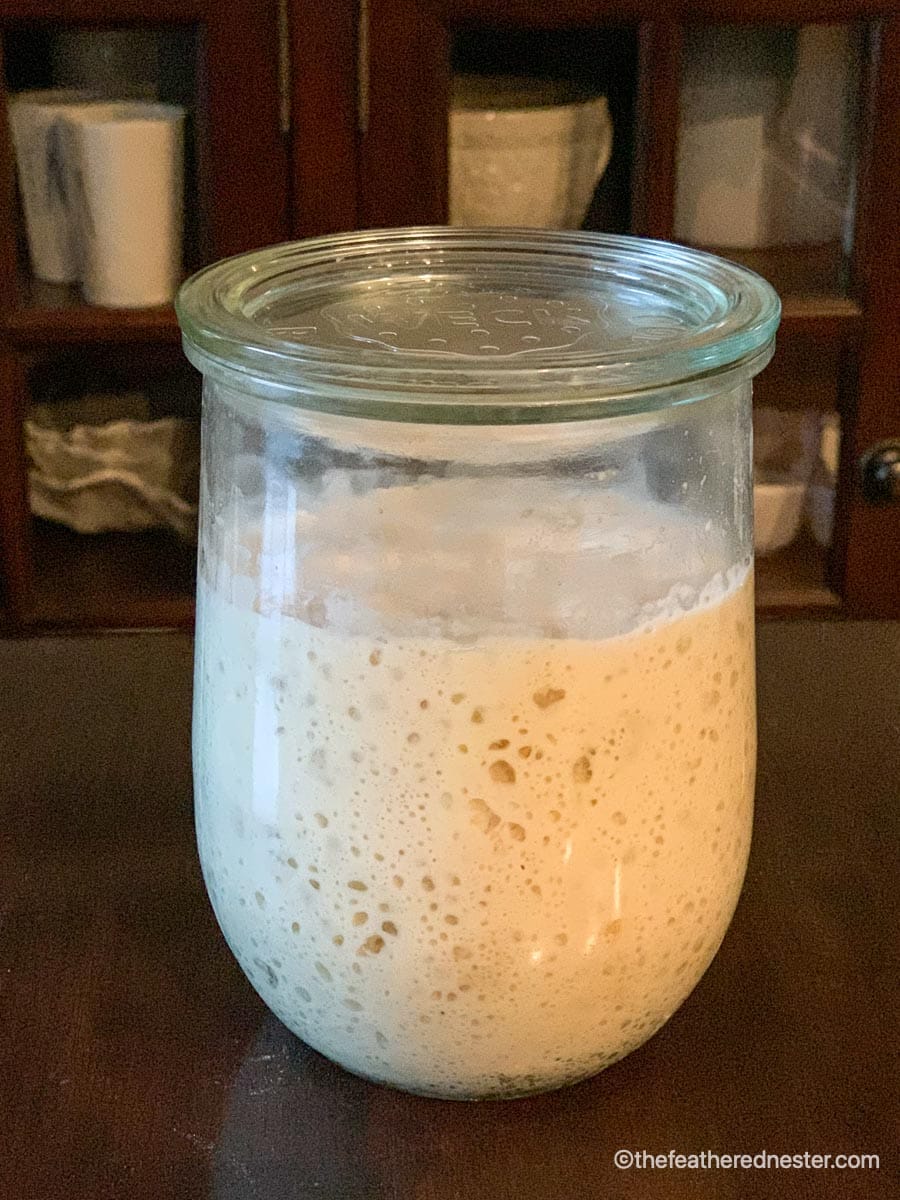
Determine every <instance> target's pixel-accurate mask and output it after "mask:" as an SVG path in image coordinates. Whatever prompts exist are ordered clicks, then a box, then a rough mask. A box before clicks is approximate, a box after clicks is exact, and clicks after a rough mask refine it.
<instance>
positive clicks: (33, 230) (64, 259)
mask: <svg viewBox="0 0 900 1200" xmlns="http://www.w3.org/2000/svg"><path fill="white" fill-rule="evenodd" d="M91 98H92V97H91V93H90V92H87V91H75V90H66V89H63V88H50V89H47V90H44V91H37V92H17V93H15V94H14V95H12V96H10V98H9V125H10V132H11V134H12V143H13V149H14V151H15V156H16V168H17V172H18V179H19V194H20V196H21V199H22V212H23V215H24V218H25V231H26V233H27V235H28V253H29V257H30V259H31V269H32V271H33V272H34V274H35V276H36V277H37V278H38V279H43V280H45V281H46V282H48V283H74V282H75V280H76V279H77V278H78V253H77V248H76V245H75V232H74V228H73V225H72V219H71V213H70V211H69V207H68V195H67V191H66V188H65V186H64V178H63V171H64V168H63V163H62V162H61V161H60V156H59V153H58V147H57V145H56V142H55V139H54V127H55V125H56V122H57V121H58V120H59V118H60V116H61V115H62V114H63V113H65V112H67V111H70V110H71V109H73V108H74V107H75V106H80V105H83V104H85V102H87V101H90V100H91Z"/></svg>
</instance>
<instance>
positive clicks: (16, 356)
mask: <svg viewBox="0 0 900 1200" xmlns="http://www.w3.org/2000/svg"><path fill="white" fill-rule="evenodd" d="M125 29H139V30H142V31H146V32H148V33H152V39H153V40H152V46H153V49H154V59H155V61H154V63H153V64H152V70H150V74H152V75H153V78H152V79H151V84H152V85H153V88H154V94H155V95H156V96H157V97H158V98H159V99H160V100H165V101H172V102H176V103H178V104H179V105H182V106H183V107H184V108H185V110H186V129H185V181H184V212H185V221H184V231H185V237H184V270H185V272H186V273H187V272H189V271H191V270H193V269H195V268H196V267H198V266H200V265H202V264H203V263H205V262H210V261H213V260H215V259H216V258H220V257H222V256H224V255H227V254H234V253H237V252H238V251H241V250H245V249H248V248H250V247H253V246H258V245H264V244H266V243H270V242H276V241H280V240H283V239H284V238H286V237H287V236H289V233H290V207H289V196H290V192H289V179H290V171H289V166H290V161H291V156H290V142H289V132H288V122H287V119H286V116H285V108H286V100H287V101H289V98H290V97H289V92H288V88H289V79H288V76H287V73H286V69H287V63H286V61H285V55H284V53H283V52H282V51H283V43H284V38H283V36H280V30H279V21H278V9H277V7H276V6H275V5H274V4H271V5H269V4H263V5H260V4H258V3H257V2H256V0H231V2H229V3H227V4H221V3H213V2H212V0H184V2H182V0H177V2H176V0H57V2H52V0H41V2H37V0H35V2H28V0H25V2H8V0H2V2H0V37H2V48H3V67H4V75H3V80H4V86H3V88H2V89H0V580H2V596H0V610H2V618H3V621H4V624H5V625H6V626H7V627H11V628H13V629H17V630H27V629H31V628H47V627H56V626H75V627H78V626H82V627H101V628H104V627H117V626H126V627H127V626H137V625H185V624H189V623H190V621H191V620H192V615H193V598H192V592H193V560H194V557H195V550H194V549H193V547H191V546H188V545H185V544H184V543H182V542H180V541H178V540H177V539H176V538H175V537H174V536H168V535H166V534H162V533H157V532H152V533H141V534H97V535H79V534H76V533H72V532H70V531H68V530H67V529H65V528H63V527H61V526H56V525H53V524H51V523H49V522H46V521H41V520H38V519H33V518H32V517H31V515H30V512H29V504H28V480H27V466H26V454H25V445H24V437H23V418H24V415H25V413H26V411H27V409H28V406H29V405H30V404H31V403H32V402H33V401H35V400H41V399H45V398H52V399H57V398H60V397H69V396H71V395H77V394H78V393H79V391H80V392H83V393H91V392H97V391H109V392H113V393H116V392H122V391H128V390H130V389H135V388H139V389H141V390H142V391H148V392H149V393H151V396H152V403H153V405H154V411H155V412H157V413H166V412H167V411H172V410H173V409H177V410H178V411H179V412H181V413H182V414H187V415H189V416H192V417H194V418H197V417H198V416H199V385H198V381H197V379H196V377H195V376H194V374H193V372H192V370H191V369H190V368H189V367H187V366H186V365H185V363H184V360H183V356H182V354H181V345H180V342H181V338H180V332H179V329H178V325H177V323H176V321H175V315H174V312H173V310H172V307H171V305H167V306H165V307H160V308H151V309H127V308H101V307H94V306H91V305H89V304H87V303H85V302H84V300H83V299H82V298H81V296H80V294H79V292H78V289H77V288H76V287H75V286H73V285H65V284H54V283H43V282H40V281H38V280H36V279H34V278H33V276H32V273H31V269H30V266H29V260H28V254H27V249H26V246H25V240H24V233H23V221H22V213H21V207H20V201H19V198H18V195H17V188H16V176H15V165H14V158H13V153H12V147H11V144H10V137H9V124H8V113H7V97H8V95H9V94H12V93H15V92H18V91H21V90H26V89H36V88H44V87H48V86H51V85H54V86H55V85H56V84H57V83H58V79H57V78H56V76H55V75H54V63H55V47H56V43H55V41H54V39H55V38H58V36H59V34H60V33H61V32H66V31H79V32H83V33H85V34H88V35H90V34H97V35H100V36H102V35H103V34H105V33H109V32H110V31H115V30H125ZM67 82H68V81H67ZM88 82H89V81H88Z"/></svg>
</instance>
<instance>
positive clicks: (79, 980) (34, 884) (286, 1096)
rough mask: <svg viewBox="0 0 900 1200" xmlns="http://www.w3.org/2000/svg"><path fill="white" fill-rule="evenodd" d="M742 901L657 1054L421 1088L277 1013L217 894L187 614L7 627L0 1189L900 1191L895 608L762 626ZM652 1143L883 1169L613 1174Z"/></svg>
mask: <svg viewBox="0 0 900 1200" xmlns="http://www.w3.org/2000/svg"><path fill="white" fill-rule="evenodd" d="M759 642H760V735H761V736H760V780H759V791H758V797H759V799H758V815H757V823H756V835H755V841H754V847H753V854H752V858H751V863H750V870H749V874H748V877H747V884H746V888H745V891H744V895H743V899H742V901H741V904H740V907H739V909H738V913H737V916H736V917H735V920H734V924H733V926H732V928H731V931H730V933H729V934H728V936H727V938H726V940H725V944H724V946H723V947H722V950H721V951H720V953H719V955H718V957H717V958H716V960H715V962H714V963H713V965H712V967H711V968H710V970H709V972H708V973H707V975H706V976H705V978H704V979H703V981H702V982H701V983H700V985H699V986H698V988H697V989H696V991H695V992H694V994H693V995H692V996H691V997H690V999H689V1000H688V1001H687V1003H686V1004H685V1005H684V1007H683V1008H682V1009H681V1010H680V1012H678V1013H677V1014H676V1016H675V1017H674V1018H673V1019H672V1020H671V1021H670V1023H669V1024H668V1025H667V1026H666V1027H665V1028H664V1029H663V1030H662V1032H661V1033H659V1034H658V1035H657V1036H656V1037H655V1038H653V1039H652V1040H651V1041H650V1042H649V1043H648V1044H647V1045H646V1046H644V1047H643V1048H642V1049H640V1050H639V1051H637V1052H636V1053H635V1054H633V1055H632V1056H631V1057H629V1058H628V1059H626V1060H625V1061H624V1062H622V1063H620V1064H618V1065H617V1066H615V1067H613V1068H611V1069H610V1070H608V1071H607V1072H605V1073H604V1074H602V1075H600V1076H599V1077H597V1078H596V1079H594V1080H592V1081H590V1082H588V1083H585V1084H582V1085H580V1086H578V1087H574V1088H571V1089H570V1090H568V1091H564V1092H560V1093H557V1094H555V1095H550V1096H544V1097H538V1098H535V1099H531V1100H516V1101H509V1102H503V1103H499V1102H495V1103H485V1104H480V1105H472V1104H461V1103H444V1102H439V1101H431V1100H421V1099H415V1098H413V1097H409V1096H404V1095H401V1094H399V1093H396V1092H392V1091H390V1090H388V1089H385V1088H380V1087H376V1086H373V1085H370V1084H367V1083H364V1082H362V1081H360V1080H358V1079H355V1078H353V1077H351V1076H350V1075H348V1074H346V1073H344V1072H343V1071H341V1070H339V1069H338V1068H336V1067H334V1066H332V1065H331V1064H330V1063H328V1062H326V1061H325V1060H324V1059H322V1058H320V1057H319V1056H318V1055H317V1054H315V1053H314V1052H313V1051H311V1050H308V1049H307V1048H305V1047H304V1046H303V1045H302V1044H301V1043H299V1042H298V1041H296V1040H295V1039H294V1038H293V1037H292V1036H291V1035H290V1034H289V1033H287V1032H286V1031H285V1030H284V1028H283V1027H282V1026H281V1025H280V1024H279V1023H278V1022H277V1021H276V1020H275V1018H274V1017H272V1016H270V1015H269V1014H268V1012H267V1011H266V1009H265V1008H264V1007H263V1005H262V1003H261V1002H260V1001H259V1000H258V999H257V997H256V995H255V994H254V993H253V992H252V990H251V988H250V986H249V984H248V983H246V981H245V980H244V977H243V976H242V974H241V972H240V971H239V969H238V967H237V966H236V964H235V963H234V961H233V960H232V958H231V956H230V954H229V952H228V951H227V949H226V947H225V944H224V942H223V940H222V938H221V936H220V934H219V932H218V929H217V927H216V925H215V922H214V920H213V917H212V914H211V911H210V908H209V906H208V904H207V901H206V898H205V895H204V890H203V885H202V882H201V878H200V873H199V869H198V866H197V862H196V858H195V851H194V840H193V829H192V821H191V785H190V765H189V723H190V690H191V681H190V659H191V644H190V641H189V639H188V638H187V637H185V636H182V635H173V634H149V635H141V636H132V635H127V636H107V637H101V638H93V639H66V638H53V639H50V638H47V639H39V640H32V641H27V642H7V643H0V699H2V706H3V712H2V729H0V739H2V744H3V750H2V759H0V762H2V799H0V807H2V818H0V1197H2V1200H55V1198H57V1197H60V1198H62V1197H65V1200H105V1198H107V1197H115V1198H117V1200H118V1198H120V1197H121V1198H127V1200H151V1198H152V1200H164V1198H168V1197H179V1198H180V1197H185V1198H190V1200H194V1198H197V1200H199V1198H201V1197H216V1198H218V1200H232V1198H234V1200H238V1198H240V1200H251V1198H255V1197H263V1198H266V1200H275V1198H278V1197H291V1198H294V1197H296V1198H306V1197H310V1198H312V1197H315V1198H317V1200H363V1198H366V1200H368V1198H370V1197H371V1198H381V1197H385V1198H389V1200H475V1198H478V1200H534V1198H538V1197H540V1198H541V1200H583V1198H585V1197H619V1196H621V1197H641V1198H642V1200H653V1198H656V1197H665V1198H666V1200H679V1198H681V1197H685V1198H690V1200H706V1198H707V1197H729V1198H732V1197H765V1198H767V1200H769V1198H771V1197H782V1196H784V1197H806V1196H809V1197H816V1198H819V1197H825V1198H830V1197H836V1198H837V1197H840V1198H841V1200H844V1198H850V1197H866V1198H867V1200H878V1198H881V1197H888V1196H890V1197H894V1196H897V1195H900V1190H898V1174H897V1145H898V1070H897V1068H898V1061H897V1044H898V1011H900V1003H898V1001H900V996H898V975H900V971H898V943H897V929H898V902H897V892H898V874H900V873H898V844H900V838H898V833H900V830H898V825H900V816H898V814H900V804H898V800H900V685H898V679H900V626H898V625H890V624H881V625H877V624H846V623H838V622H832V623H826V622H792V623H780V622H773V623H769V624H764V625H763V626H762V628H761V630H760V638H759ZM617 1148H627V1149H632V1150H647V1151H652V1152H654V1153H667V1152H668V1151H669V1150H670V1149H672V1150H675V1151H679V1152H682V1153H685V1154H687V1153H699V1152H700V1151H702V1150H711V1151H716V1152H718V1153H749V1154H756V1153H758V1152H759V1151H761V1150H767V1151H770V1152H773V1153H774V1152H777V1153H803V1152H804V1151H808V1152H810V1153H811V1154H812V1153H831V1154H841V1153H843V1154H862V1153H867V1154H878V1155H880V1158H881V1167H880V1170H856V1171H851V1170H812V1169H780V1170H767V1171H763V1170H758V1169H741V1168H738V1169H718V1170H716V1169H707V1170H698V1171H690V1170H677V1169H649V1168H644V1169H631V1170H618V1169H617V1168H616V1167H615V1166H614V1164H613V1153H614V1151H615V1150H616V1149H617Z"/></svg>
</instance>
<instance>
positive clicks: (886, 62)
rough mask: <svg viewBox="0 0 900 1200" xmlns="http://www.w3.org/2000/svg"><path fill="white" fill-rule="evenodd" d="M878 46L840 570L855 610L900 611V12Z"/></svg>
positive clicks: (861, 216)
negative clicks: (860, 328) (861, 316)
mask: <svg viewBox="0 0 900 1200" xmlns="http://www.w3.org/2000/svg"><path fill="white" fill-rule="evenodd" d="M870 49H871V53H870V57H869V60H868V64H867V65H868V71H867V76H866V79H865V81H864V92H863V101H864V103H863V111H862V133H863V145H862V154H861V161H860V186H859V203H858V215H857V222H858V227H857V233H856V242H855V248H854V267H855V272H856V278H857V286H858V288H859V293H860V298H861V302H862V304H863V305H864V309H865V323H864V327H863V334H862V343H861V346H860V348H859V355H858V358H857V360H856V363H855V364H854V365H855V370H854V372H853V374H852V375H851V378H850V380H849V381H848V387H847V403H848V410H849V411H848V424H849V436H848V437H847V439H846V448H845V452H844V453H843V455H842V462H841V481H840V488H839V491H840V493H841V494H842V496H843V497H844V498H845V502H844V503H843V504H842V505H839V506H838V511H837V521H836V528H835V545H834V555H835V557H834V562H833V569H834V571H835V576H836V582H837V586H838V587H840V588H841V591H842V593H843V595H844V596H845V598H846V601H847V604H848V606H849V608H850V609H851V611H853V612H857V613H859V614H865V615H871V616H892V617H898V616H900V227H898V220H897V214H898V210H900V16H894V17H892V18H891V19H890V20H886V21H883V22H881V23H880V24H879V25H878V26H876V27H875V28H873V30H872V32H871V47H870ZM879 459H880V460H881V461H880V462H879ZM892 464H893V465H892ZM873 468H874V471H873ZM873 474H874V475H875V476H876V478H874V479H873V478H872V475H873ZM867 476H869V478H867Z"/></svg>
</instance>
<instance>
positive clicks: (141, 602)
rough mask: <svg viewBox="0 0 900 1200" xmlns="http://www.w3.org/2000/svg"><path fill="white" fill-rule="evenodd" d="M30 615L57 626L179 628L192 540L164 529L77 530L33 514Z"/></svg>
mask: <svg viewBox="0 0 900 1200" xmlns="http://www.w3.org/2000/svg"><path fill="white" fill-rule="evenodd" d="M32 546H33V551H34V599H33V603H32V607H31V613H30V620H31V622H33V623H34V624H36V625H44V626H48V625H49V626H54V627H56V628H74V629H77V628H83V629H91V628H92V629H97V628H104V629H130V628H131V629H133V628H147V627H154V628H156V627H158V628H184V627H189V626H190V625H191V624H192V622H193V619H194V578H195V562H196V557H197V551H196V547H194V546H190V545H187V544H185V543H184V542H182V541H180V540H179V539H178V538H176V537H175V536H174V535H172V534H169V533H166V532H164V531H152V532H147V533H106V534H78V533H73V532H72V531H71V530H68V529H65V528H63V527H62V526H60V525H54V524H52V523H51V522H49V521H41V520H39V519H35V520H34V522H33V536H32Z"/></svg>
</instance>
